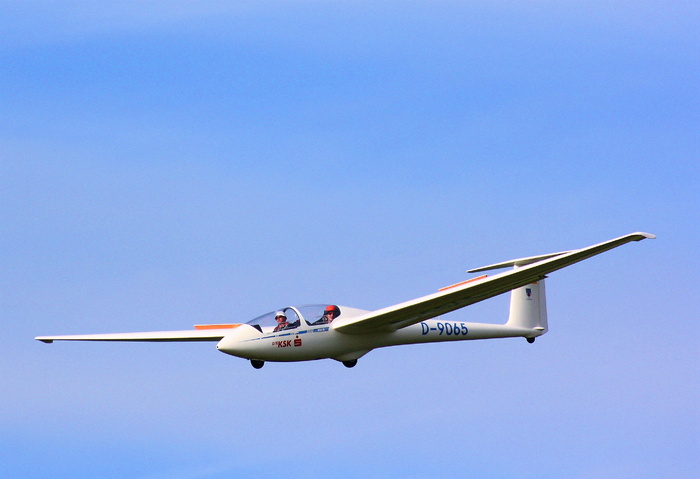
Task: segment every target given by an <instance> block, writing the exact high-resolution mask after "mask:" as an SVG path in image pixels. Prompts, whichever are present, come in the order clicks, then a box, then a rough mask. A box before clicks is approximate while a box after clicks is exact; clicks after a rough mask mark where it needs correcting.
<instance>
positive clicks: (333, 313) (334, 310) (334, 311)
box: [313, 304, 340, 325]
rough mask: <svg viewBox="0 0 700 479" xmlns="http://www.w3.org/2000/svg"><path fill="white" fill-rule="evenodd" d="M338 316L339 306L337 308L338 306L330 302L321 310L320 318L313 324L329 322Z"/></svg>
mask: <svg viewBox="0 0 700 479" xmlns="http://www.w3.org/2000/svg"><path fill="white" fill-rule="evenodd" d="M338 316H340V308H338V306H336V305H334V304H331V305H330V306H326V309H325V310H324V311H323V316H321V319H319V320H318V321H316V322H314V323H313V324H314V325H316V324H330V323H331V322H333V320H334V319H335V318H337V317H338Z"/></svg>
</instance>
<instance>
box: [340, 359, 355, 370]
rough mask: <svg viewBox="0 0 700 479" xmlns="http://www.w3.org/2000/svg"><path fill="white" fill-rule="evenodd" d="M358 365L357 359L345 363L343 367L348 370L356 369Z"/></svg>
mask: <svg viewBox="0 0 700 479" xmlns="http://www.w3.org/2000/svg"><path fill="white" fill-rule="evenodd" d="M356 364H357V359H351V360H350V361H343V366H345V367H346V368H354V367H355V365H356Z"/></svg>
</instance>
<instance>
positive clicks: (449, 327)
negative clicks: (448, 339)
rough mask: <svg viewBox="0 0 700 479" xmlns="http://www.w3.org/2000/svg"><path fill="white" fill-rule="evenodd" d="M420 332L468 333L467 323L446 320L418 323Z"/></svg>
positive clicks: (447, 334)
mask: <svg viewBox="0 0 700 479" xmlns="http://www.w3.org/2000/svg"><path fill="white" fill-rule="evenodd" d="M420 328H421V333H422V334H423V336H425V335H427V334H435V335H436V336H442V335H446V336H466V335H467V334H468V333H469V329H468V328H467V323H449V322H446V321H435V322H433V323H430V324H428V323H426V322H422V323H420Z"/></svg>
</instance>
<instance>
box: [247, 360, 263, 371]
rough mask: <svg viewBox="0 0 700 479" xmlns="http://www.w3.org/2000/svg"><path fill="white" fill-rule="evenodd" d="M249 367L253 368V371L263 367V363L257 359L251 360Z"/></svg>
mask: <svg viewBox="0 0 700 479" xmlns="http://www.w3.org/2000/svg"><path fill="white" fill-rule="evenodd" d="M250 365H251V366H253V367H254V368H255V369H260V368H261V367H263V366H265V361H261V360H259V359H251V360H250Z"/></svg>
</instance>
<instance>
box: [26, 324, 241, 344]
mask: <svg viewBox="0 0 700 479" xmlns="http://www.w3.org/2000/svg"><path fill="white" fill-rule="evenodd" d="M231 329H232V327H231V326H228V327H226V328H223V329H196V330H185V331H153V332H146V333H116V334H77V335H72V336H37V337H36V338H34V339H36V340H37V341H41V342H44V343H53V342H54V341H142V342H167V341H170V342H173V341H176V342H182V341H220V340H221V338H223V337H224V336H225V335H226V333H227V332H229V331H231Z"/></svg>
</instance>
